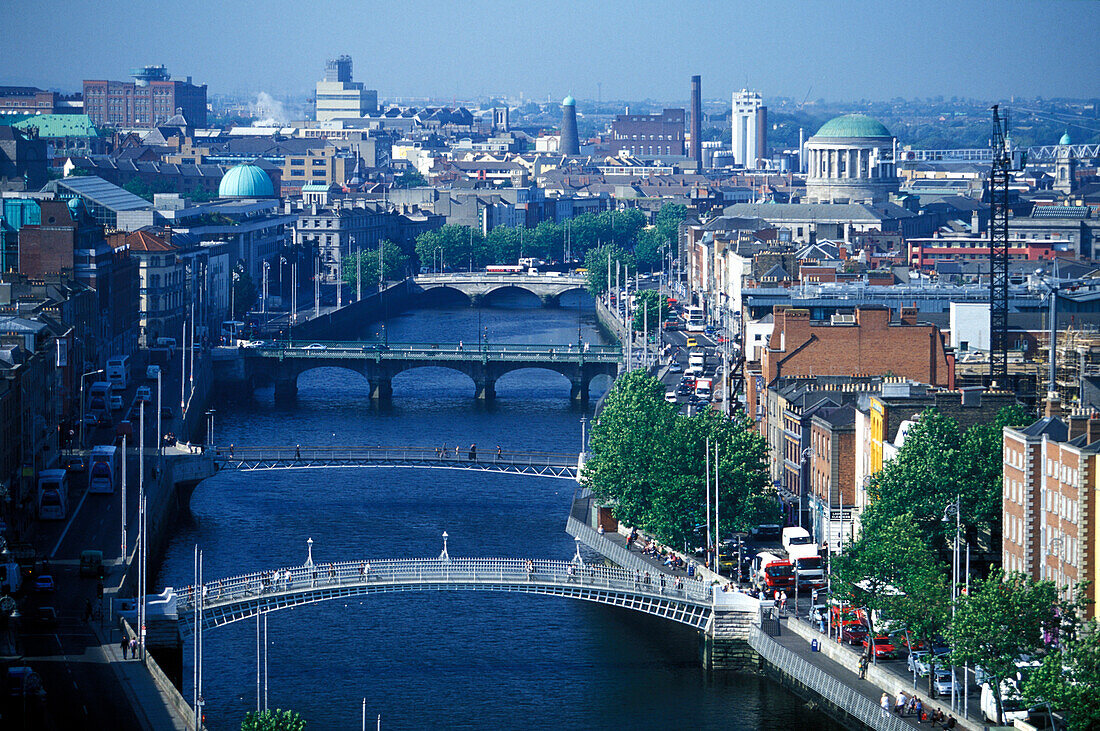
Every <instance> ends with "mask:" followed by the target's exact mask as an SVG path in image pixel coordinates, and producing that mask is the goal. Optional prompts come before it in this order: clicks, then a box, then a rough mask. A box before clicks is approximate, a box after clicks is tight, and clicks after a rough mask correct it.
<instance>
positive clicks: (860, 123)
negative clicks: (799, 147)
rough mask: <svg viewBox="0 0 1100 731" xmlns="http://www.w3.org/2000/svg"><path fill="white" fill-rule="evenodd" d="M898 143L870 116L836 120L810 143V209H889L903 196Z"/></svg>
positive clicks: (807, 188)
mask: <svg viewBox="0 0 1100 731" xmlns="http://www.w3.org/2000/svg"><path fill="white" fill-rule="evenodd" d="M895 148H896V141H895V139H894V136H893V135H892V134H890V130H888V129H886V127H884V126H883V124H882V123H881V122H879V121H878V120H876V119H872V118H871V117H868V116H867V115H865V114H846V115H844V116H841V117H836V118H834V119H830V120H829V121H828V122H826V123H825V124H824V125H822V127H821V129H819V130H818V131H817V134H815V135H814V136H813V137H811V138H810V139H809V140H807V141H806V147H805V154H806V197H805V199H804V200H803V202H805V203H870V204H881V203H886V202H888V201H889V199H890V194H891V193H897V192H898V178H897V172H896V170H895V167H894V151H895Z"/></svg>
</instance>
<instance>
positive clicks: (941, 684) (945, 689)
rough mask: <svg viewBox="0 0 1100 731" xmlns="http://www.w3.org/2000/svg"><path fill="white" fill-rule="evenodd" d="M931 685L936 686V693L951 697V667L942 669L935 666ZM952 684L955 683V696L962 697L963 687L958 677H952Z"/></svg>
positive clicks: (942, 696)
mask: <svg viewBox="0 0 1100 731" xmlns="http://www.w3.org/2000/svg"><path fill="white" fill-rule="evenodd" d="M933 685H934V687H935V688H936V693H938V694H939V696H940V697H941V698H950V697H951V685H952V679H951V669H950V668H942V669H941V668H936V679H935V681H934V682H933ZM954 685H955V697H956V698H962V697H963V687H962V683H960V682H959V679H958V678H955V679H954Z"/></svg>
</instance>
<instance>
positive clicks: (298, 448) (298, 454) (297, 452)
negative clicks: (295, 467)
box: [294, 444, 302, 462]
mask: <svg viewBox="0 0 1100 731" xmlns="http://www.w3.org/2000/svg"><path fill="white" fill-rule="evenodd" d="M294 461H295V462H301V461H302V445H301V444H295V445H294Z"/></svg>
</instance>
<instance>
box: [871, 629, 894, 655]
mask: <svg viewBox="0 0 1100 731" xmlns="http://www.w3.org/2000/svg"><path fill="white" fill-rule="evenodd" d="M867 642H868V638H867V636H866V632H865V633H864V639H863V648H864V649H867ZM897 656H898V651H897V648H895V647H894V645H893V643H892V642H890V638H889V637H886V636H884V635H878V636H877V637H875V657H876V658H878V659H879V660H893V659H894V658H896V657H897Z"/></svg>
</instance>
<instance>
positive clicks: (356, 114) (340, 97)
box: [316, 56, 378, 122]
mask: <svg viewBox="0 0 1100 731" xmlns="http://www.w3.org/2000/svg"><path fill="white" fill-rule="evenodd" d="M377 111H378V92H377V91H374V90H373V89H364V88H363V84H362V83H361V82H356V81H352V80H351V56H340V57H339V58H337V59H333V60H331V61H329V62H328V63H327V64H325V78H324V80H323V81H318V82H317V114H316V119H317V121H318V122H329V121H332V120H334V119H359V118H361V117H365V116H366V115H368V114H375V113H376V112H377Z"/></svg>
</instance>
